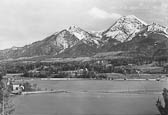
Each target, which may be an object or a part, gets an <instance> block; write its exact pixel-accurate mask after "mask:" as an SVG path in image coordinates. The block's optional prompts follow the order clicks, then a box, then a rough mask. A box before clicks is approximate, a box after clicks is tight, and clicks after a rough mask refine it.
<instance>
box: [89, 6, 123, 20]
mask: <svg viewBox="0 0 168 115" xmlns="http://www.w3.org/2000/svg"><path fill="white" fill-rule="evenodd" d="M88 13H89V15H91V16H93V17H94V18H99V19H109V18H111V19H118V18H120V17H121V15H120V14H118V13H108V12H106V11H104V10H102V9H99V8H97V7H93V8H92V9H90V10H89V12H88Z"/></svg>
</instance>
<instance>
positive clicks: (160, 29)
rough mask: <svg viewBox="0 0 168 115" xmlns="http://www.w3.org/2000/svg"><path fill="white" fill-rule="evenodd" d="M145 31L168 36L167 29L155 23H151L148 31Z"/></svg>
mask: <svg viewBox="0 0 168 115" xmlns="http://www.w3.org/2000/svg"><path fill="white" fill-rule="evenodd" d="M147 31H151V32H163V33H165V34H168V28H167V27H164V26H161V25H159V24H156V23H152V24H150V25H148V30H147Z"/></svg>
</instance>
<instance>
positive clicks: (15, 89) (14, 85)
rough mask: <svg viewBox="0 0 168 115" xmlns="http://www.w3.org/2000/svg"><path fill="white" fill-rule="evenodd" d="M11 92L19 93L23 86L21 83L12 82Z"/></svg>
mask: <svg viewBox="0 0 168 115" xmlns="http://www.w3.org/2000/svg"><path fill="white" fill-rule="evenodd" d="M12 86H13V90H12V93H13V94H21V93H22V91H23V90H24V86H23V85H22V84H13V85H12Z"/></svg>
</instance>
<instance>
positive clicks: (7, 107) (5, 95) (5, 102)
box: [0, 74, 15, 115]
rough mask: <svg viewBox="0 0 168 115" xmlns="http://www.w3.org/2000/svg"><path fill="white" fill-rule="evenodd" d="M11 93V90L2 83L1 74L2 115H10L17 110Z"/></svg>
mask: <svg viewBox="0 0 168 115" xmlns="http://www.w3.org/2000/svg"><path fill="white" fill-rule="evenodd" d="M10 93H11V88H10V87H7V86H5V84H4V82H3V81H2V75H1V74H0V114H2V115H10V114H12V113H13V112H14V110H15V108H14V104H13V103H12V99H11V97H10Z"/></svg>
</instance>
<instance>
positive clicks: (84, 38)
mask: <svg viewBox="0 0 168 115" xmlns="http://www.w3.org/2000/svg"><path fill="white" fill-rule="evenodd" d="M167 44H168V28H167V27H164V26H161V25H159V24H156V23H152V24H149V25H148V24H147V23H145V22H144V21H142V20H140V19H139V18H137V17H136V16H133V15H129V16H124V17H121V18H120V19H118V20H117V21H116V22H115V23H114V24H113V25H112V26H110V28H108V29H107V30H105V31H101V32H88V31H85V30H83V29H81V28H79V27H77V26H70V27H69V28H68V29H64V30H62V31H59V32H56V33H54V34H53V35H51V36H49V37H47V38H45V39H44V40H41V41H37V42H34V43H32V44H30V45H26V46H24V47H20V48H18V47H13V48H10V49H5V50H1V51H0V59H9V58H14V59H15V58H20V57H34V56H48V55H49V56H53V57H82V56H93V55H95V54H96V53H98V52H109V51H127V52H128V51H129V52H134V53H135V52H136V54H142V55H153V56H158V55H160V54H161V53H162V54H164V55H167V52H168V45H167Z"/></svg>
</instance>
